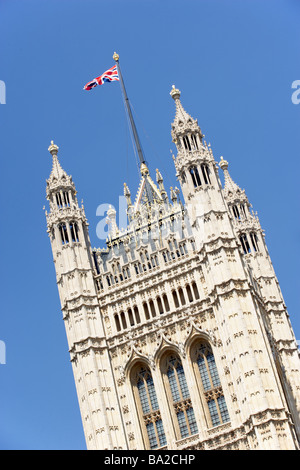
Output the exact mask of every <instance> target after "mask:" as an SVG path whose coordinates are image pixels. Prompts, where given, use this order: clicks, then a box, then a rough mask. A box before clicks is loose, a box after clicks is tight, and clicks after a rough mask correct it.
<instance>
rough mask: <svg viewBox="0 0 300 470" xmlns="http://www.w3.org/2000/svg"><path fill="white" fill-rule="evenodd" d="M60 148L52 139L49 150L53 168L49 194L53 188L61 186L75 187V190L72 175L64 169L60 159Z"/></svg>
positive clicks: (49, 181)
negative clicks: (58, 154) (58, 155)
mask: <svg viewBox="0 0 300 470" xmlns="http://www.w3.org/2000/svg"><path fill="white" fill-rule="evenodd" d="M58 149H59V147H58V146H57V145H55V144H54V142H53V140H51V144H50V146H49V147H48V150H49V152H50V153H51V155H52V170H51V173H50V176H49V179H48V180H47V195H49V194H50V192H51V191H52V190H54V191H56V190H57V189H59V188H60V187H64V188H69V189H73V190H74V191H75V186H74V183H73V181H72V176H70V175H68V174H67V173H66V172H65V170H63V168H62V166H61V164H60V163H59V161H58V157H57V153H58ZM75 192H76V191H75Z"/></svg>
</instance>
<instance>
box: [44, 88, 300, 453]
mask: <svg viewBox="0 0 300 470" xmlns="http://www.w3.org/2000/svg"><path fill="white" fill-rule="evenodd" d="M171 96H172V98H173V99H174V101H175V105H176V115H175V119H174V122H173V123H172V129H171V134H172V138H173V141H174V143H175V145H176V147H177V156H176V157H175V156H173V159H174V164H175V168H176V176H177V179H178V181H179V184H180V186H181V191H182V194H183V198H184V203H182V202H181V200H180V198H179V191H178V190H177V188H175V189H173V188H171V191H170V197H169V196H168V194H167V191H166V190H165V188H164V183H163V178H162V175H161V174H160V172H159V171H158V170H157V172H156V182H154V181H153V180H152V178H151V176H150V174H149V170H148V168H147V166H146V165H145V164H142V165H141V182H140V186H139V189H138V193H137V196H136V200H135V201H134V202H132V200H131V194H130V190H129V188H128V187H127V185H126V184H124V195H125V197H126V200H127V206H128V213H127V214H128V221H129V223H128V227H127V228H126V229H123V230H120V229H119V228H118V226H117V223H116V212H115V211H114V209H110V210H109V211H108V213H107V222H108V224H109V227H110V234H109V238H108V240H107V247H106V248H105V249H92V248H91V245H90V240H89V234H88V222H87V220H86V217H85V212H84V208H83V206H82V207H80V206H79V204H78V201H77V198H76V190H75V186H74V183H73V181H72V178H71V177H70V176H69V175H67V173H66V172H65V171H64V170H63V169H62V167H61V165H60V163H59V161H58V158H57V153H58V147H57V146H56V145H54V144H53V142H52V143H51V145H50V147H49V151H50V153H51V154H52V157H53V168H52V172H51V175H50V177H49V179H48V180H47V199H48V200H49V204H50V212H49V213H48V212H46V218H47V227H48V234H49V237H50V241H51V246H52V251H53V258H54V263H55V269H56V277H57V285H58V290H59V295H60V300H61V307H62V313H63V319H64V322H65V328H66V333H67V338H68V343H69V350H70V357H71V363H72V367H73V372H74V379H75V383H76V388H77V393H78V401H79V406H80V411H81V416H82V422H83V427H84V433H85V437H86V443H87V448H88V449H110V450H113V449H230V450H231V449H298V447H299V439H300V420H299V409H300V391H299V388H300V373H299V371H300V361H299V354H298V348H297V344H296V341H295V337H294V333H293V330H292V327H291V324H290V320H289V316H288V313H287V310H286V306H285V304H284V301H283V297H282V294H281V291H280V287H279V284H278V280H277V278H276V275H275V272H274V269H273V266H272V263H271V259H270V257H269V254H268V251H267V247H266V243H265V238H264V232H263V230H262V229H261V226H260V223H259V219H258V217H257V215H256V214H254V213H253V211H252V210H251V205H250V203H249V201H248V199H247V196H246V194H245V191H244V190H241V189H240V188H239V187H238V186H237V185H236V183H234V182H233V181H232V179H231V177H230V175H229V173H228V162H226V161H225V160H223V159H221V161H220V163H219V164H217V163H216V161H215V160H214V157H213V152H212V149H211V147H210V145H207V144H206V142H205V141H204V140H203V137H204V136H203V134H202V132H201V130H200V127H199V126H198V123H197V121H196V120H195V119H193V118H192V117H191V116H190V115H189V114H188V113H187V112H186V111H185V110H184V108H183V106H182V104H181V101H180V92H179V90H177V89H176V88H175V87H173V89H172V91H171ZM219 167H220V168H221V169H222V171H223V172H224V177H225V184H224V187H222V185H221V182H220V179H219V174H218V171H219V170H218V168H219Z"/></svg>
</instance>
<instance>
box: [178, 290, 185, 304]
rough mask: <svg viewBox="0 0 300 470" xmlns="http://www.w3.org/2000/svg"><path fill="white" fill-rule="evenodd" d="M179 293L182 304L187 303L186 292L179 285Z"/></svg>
mask: <svg viewBox="0 0 300 470" xmlns="http://www.w3.org/2000/svg"><path fill="white" fill-rule="evenodd" d="M178 294H179V297H180V302H181V305H185V298H184V293H183V290H182V289H181V287H179V289H178Z"/></svg>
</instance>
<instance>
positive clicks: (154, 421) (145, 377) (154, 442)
mask: <svg viewBox="0 0 300 470" xmlns="http://www.w3.org/2000/svg"><path fill="white" fill-rule="evenodd" d="M132 385H133V390H134V395H135V400H136V403H137V410H138V415H139V419H140V423H141V427H142V432H143V437H144V441H145V447H146V448H147V449H157V448H158V447H162V446H164V445H166V444H167V440H166V436H165V431H164V427H163V422H162V419H161V414H160V410H159V405H158V400H157V396H156V392H155V387H154V383H153V378H152V375H151V372H150V369H149V368H148V367H146V366H144V365H139V366H137V367H136V368H135V369H134V371H133V374H132Z"/></svg>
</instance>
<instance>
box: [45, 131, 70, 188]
mask: <svg viewBox="0 0 300 470" xmlns="http://www.w3.org/2000/svg"><path fill="white" fill-rule="evenodd" d="M58 149H59V147H58V146H57V145H55V144H54V142H53V140H51V144H50V146H49V147H48V151H49V152H50V153H51V155H52V171H51V173H50V178H49V179H50V180H53V179H56V180H59V179H61V178H62V176H65V177H66V176H67V173H66V172H65V171H64V170H63V169H62V167H61V164H60V163H59V161H58V157H57V153H58Z"/></svg>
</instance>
